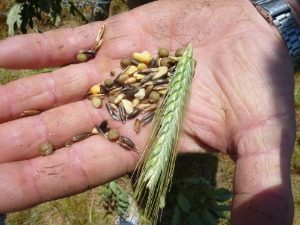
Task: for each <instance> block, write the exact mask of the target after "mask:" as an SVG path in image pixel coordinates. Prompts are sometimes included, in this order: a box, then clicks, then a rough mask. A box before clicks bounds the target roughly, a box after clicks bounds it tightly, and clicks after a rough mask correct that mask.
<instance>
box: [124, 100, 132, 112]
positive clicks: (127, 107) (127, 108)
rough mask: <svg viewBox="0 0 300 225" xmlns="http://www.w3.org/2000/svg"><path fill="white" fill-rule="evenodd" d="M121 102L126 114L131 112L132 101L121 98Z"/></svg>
mask: <svg viewBox="0 0 300 225" xmlns="http://www.w3.org/2000/svg"><path fill="white" fill-rule="evenodd" d="M122 104H123V106H124V108H125V111H126V113H127V114H130V113H132V111H133V106H132V102H131V101H128V100H127V99H123V100H122Z"/></svg>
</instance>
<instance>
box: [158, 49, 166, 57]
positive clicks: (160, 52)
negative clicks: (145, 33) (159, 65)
mask: <svg viewBox="0 0 300 225" xmlns="http://www.w3.org/2000/svg"><path fill="white" fill-rule="evenodd" d="M158 56H159V57H161V58H163V57H168V56H169V50H168V49H166V48H159V49H158Z"/></svg>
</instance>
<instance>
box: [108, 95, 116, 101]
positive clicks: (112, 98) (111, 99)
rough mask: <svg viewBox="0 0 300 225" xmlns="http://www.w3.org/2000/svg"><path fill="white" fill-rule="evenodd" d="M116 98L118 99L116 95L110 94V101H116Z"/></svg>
mask: <svg viewBox="0 0 300 225" xmlns="http://www.w3.org/2000/svg"><path fill="white" fill-rule="evenodd" d="M115 99H116V96H115V95H110V96H108V99H107V100H108V102H110V103H114V102H115Z"/></svg>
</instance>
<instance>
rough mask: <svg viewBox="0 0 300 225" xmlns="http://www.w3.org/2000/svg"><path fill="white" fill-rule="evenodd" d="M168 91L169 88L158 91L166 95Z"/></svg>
mask: <svg viewBox="0 0 300 225" xmlns="http://www.w3.org/2000/svg"><path fill="white" fill-rule="evenodd" d="M167 91H168V90H167V89H165V90H159V91H158V93H159V94H161V95H165V94H166V93H167Z"/></svg>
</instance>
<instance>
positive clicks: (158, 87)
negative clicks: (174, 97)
mask: <svg viewBox="0 0 300 225" xmlns="http://www.w3.org/2000/svg"><path fill="white" fill-rule="evenodd" d="M168 87H169V84H161V85H157V86H154V87H153V91H161V90H165V89H167V88H168Z"/></svg>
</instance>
